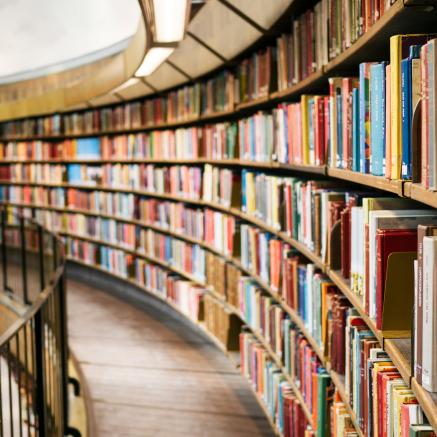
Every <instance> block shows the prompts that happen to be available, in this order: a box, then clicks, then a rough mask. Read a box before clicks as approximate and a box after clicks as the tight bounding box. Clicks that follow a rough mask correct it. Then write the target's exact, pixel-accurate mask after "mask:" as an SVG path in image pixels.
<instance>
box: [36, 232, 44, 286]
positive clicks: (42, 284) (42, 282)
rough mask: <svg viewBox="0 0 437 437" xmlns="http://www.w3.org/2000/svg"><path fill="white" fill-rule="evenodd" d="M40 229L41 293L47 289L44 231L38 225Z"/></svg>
mask: <svg viewBox="0 0 437 437" xmlns="http://www.w3.org/2000/svg"><path fill="white" fill-rule="evenodd" d="M37 229H38V258H39V278H40V291H43V290H44V288H45V274H44V242H43V230H42V226H41V225H39V224H38V225H37Z"/></svg>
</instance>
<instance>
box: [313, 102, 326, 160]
mask: <svg viewBox="0 0 437 437" xmlns="http://www.w3.org/2000/svg"><path fill="white" fill-rule="evenodd" d="M314 100H315V105H314V121H313V125H314V128H315V135H314V137H315V138H314V142H315V144H314V149H315V164H316V165H322V164H324V150H323V149H324V142H325V133H324V127H325V126H324V125H325V120H324V115H325V107H324V97H322V96H316V97H315V99H314Z"/></svg>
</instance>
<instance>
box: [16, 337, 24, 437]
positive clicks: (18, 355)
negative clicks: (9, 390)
mask: <svg viewBox="0 0 437 437" xmlns="http://www.w3.org/2000/svg"><path fill="white" fill-rule="evenodd" d="M20 332H22V331H21V329H20V330H19V331H18V332H17V334H16V335H15V345H16V348H17V384H18V390H17V393H18V424H19V431H20V437H23V415H22V406H21V381H22V378H21V373H22V372H21V368H22V366H21V364H22V363H21V352H20V349H21V348H20Z"/></svg>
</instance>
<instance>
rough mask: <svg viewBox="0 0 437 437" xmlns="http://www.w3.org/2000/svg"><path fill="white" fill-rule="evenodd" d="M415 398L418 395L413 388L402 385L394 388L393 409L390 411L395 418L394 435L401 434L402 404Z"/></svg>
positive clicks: (393, 422)
mask: <svg viewBox="0 0 437 437" xmlns="http://www.w3.org/2000/svg"><path fill="white" fill-rule="evenodd" d="M415 399H416V397H415V396H414V393H413V392H412V391H411V390H409V389H407V388H402V387H395V388H394V390H393V398H392V405H391V411H390V413H391V416H392V418H393V421H392V424H393V428H392V431H393V433H394V435H397V436H400V435H401V405H402V404H405V403H408V402H411V401H414V400H415Z"/></svg>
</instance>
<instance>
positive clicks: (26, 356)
mask: <svg viewBox="0 0 437 437" xmlns="http://www.w3.org/2000/svg"><path fill="white" fill-rule="evenodd" d="M28 328H29V323H26V324H25V325H24V351H25V353H24V367H25V375H26V379H25V384H26V385H25V387H26V420H27V435H28V436H30V403H31V401H32V398H31V390H30V384H29V374H30V375H32V373H31V370H30V369H29V365H30V363H29V350H28V349H27V347H28V343H27V336H28V330H29V329H28ZM32 372H34V369H32ZM30 381H31V378H30Z"/></svg>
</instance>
